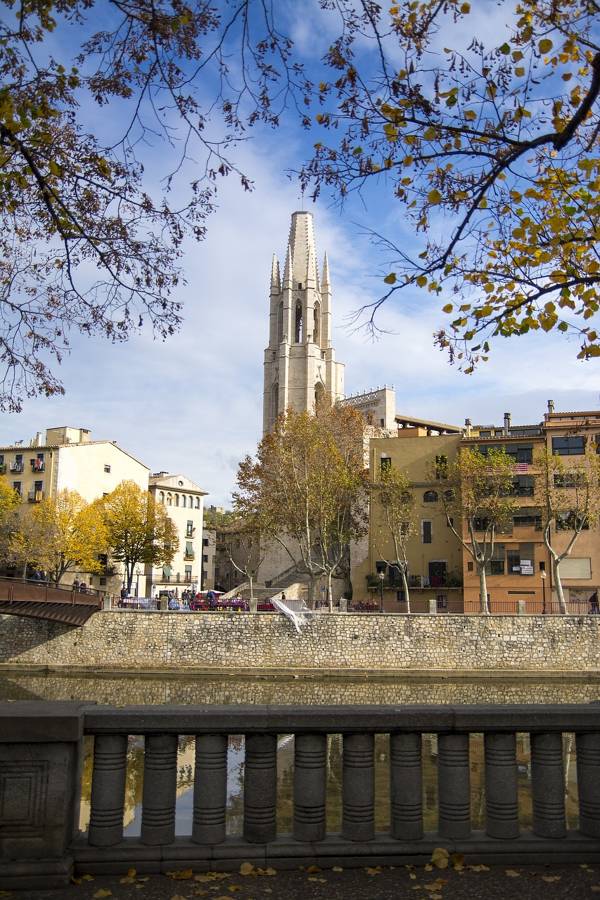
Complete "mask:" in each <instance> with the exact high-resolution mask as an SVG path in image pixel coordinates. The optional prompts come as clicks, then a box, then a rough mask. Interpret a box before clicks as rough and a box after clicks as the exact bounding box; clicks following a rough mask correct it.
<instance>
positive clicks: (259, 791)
mask: <svg viewBox="0 0 600 900" xmlns="http://www.w3.org/2000/svg"><path fill="white" fill-rule="evenodd" d="M40 707H41V708H42V709H43V721H41V722H40V714H39V712H38V710H39V709H40ZM15 721H16V723H17V724H16V725H15V724H14V723H15ZM11 722H12V724H11ZM518 733H519V734H521V733H526V734H528V735H529V738H530V742H531V788H532V798H533V817H532V826H531V828H528V829H526V828H524V827H523V825H522V823H521V822H520V816H519V807H518V784H517V755H516V735H517V734H518ZM565 733H569V734H571V733H575V735H576V748H577V781H578V802H579V823H578V830H577V831H569V830H568V829H567V826H566V817H565V771H564V760H563V748H562V735H563V734H565ZM83 734H86V735H92V736H93V738H94V763H93V778H92V792H91V812H90V824H89V829H88V832H87V834H77V833H76V832H77V822H78V803H77V800H78V785H79V771H80V767H81V763H82V742H81V736H82V735H83ZM284 734H285V735H290V734H291V735H294V757H295V764H294V776H293V807H294V808H293V828H292V833H291V834H278V832H277V824H276V823H277V738H278V736H280V735H284ZM331 734H341V735H342V741H343V765H342V790H341V793H342V828H341V833H339V834H337V833H336V834H332V833H327V830H326V777H327V752H326V751H327V736H328V735H331ZM378 734H388V735H389V736H390V754H389V783H390V827H389V830H388V831H387V832H386V833H381V832H376V830H375V802H376V795H375V789H374V784H375V782H374V778H375V775H374V772H375V760H374V738H375V735H378ZM424 734H435V735H437V737H438V765H437V770H438V797H439V800H438V823H437V829H436V831H435V832H425V831H424V828H423V801H422V797H423V785H422V778H423V776H422V768H423V766H422V736H423V735H424ZM472 734H483V736H484V752H485V798H486V819H485V828H484V830H483V831H474V830H472V827H471V818H470V760H469V735H472ZM129 735H143V736H144V789H143V799H142V814H141V835H140V837H139V838H125V837H124V836H123V817H124V803H125V776H126V767H127V746H128V736H129ZM182 735H187V736H189V735H192V736H195V780H194V788H193V790H194V812H193V821H192V824H191V827H190V829H189V833H188V834H185V835H177V836H176V833H175V804H176V793H177V747H178V738H179V737H180V736H182ZM229 735H244V736H245V741H244V747H245V750H244V752H245V763H244V812H243V830H242V834H241V835H228V834H227V831H226V805H227V742H228V736H229ZM24 761H25V763H24ZM57 767H58V768H57ZM61 767H62V768H61ZM59 769H60V772H59ZM56 772H58V775H57V776H56V777H55V774H54V773H56ZM599 772H600V706H597V705H595V704H591V705H562V706H541V705H523V706H406V707H390V706H358V707H352V706H350V707H339V706H336V707H327V706H322V707H299V708H292V707H285V706H279V707H276V706H272V707H269V706H233V707H232V706H214V707H209V706H205V707H151V706H148V707H126V708H122V709H113V708H109V707H100V706H98V707H94V706H84V707H78V706H77V705H76V704H61V703H45V704H38V703H25V702H24V703H10V704H0V784H1V785H2V790H0V796H2V798H3V812H2V816H3V818H2V820H1V822H0V848H1V854H0V883H2V885H3V886H6V887H15V888H27V887H34V886H38V885H39V884H40V883H41V882H42V881H43V884H44V886H46V887H49V886H51V884H55V885H56V884H59V883H61V882H65V881H66V879H68V878H69V877H70V876H71V874H73V873H74V872H77V871H79V872H90V873H94V872H104V873H121V872H126V871H127V870H128V869H129V868H132V867H133V868H136V869H137V870H138V871H140V872H161V871H171V870H173V869H178V868H193V869H196V870H198V871H202V870H206V869H215V868H223V869H237V868H238V867H239V866H240V864H241V863H242V862H245V861H250V862H253V863H254V864H256V865H258V866H268V865H272V866H274V867H276V868H277V867H279V868H284V867H297V866H299V865H310V864H317V865H319V866H322V867H327V866H332V865H343V866H345V867H350V866H353V865H354V866H364V865H380V864H389V865H402V864H406V863H415V862H417V863H418V862H421V863H424V862H427V861H428V860H429V859H430V857H431V854H432V851H433V850H434V848H436V847H445V848H447V850H448V851H449V852H450V853H452V852H455V853H461V854H465V855H467V857H468V859H469V862H488V863H489V862H500V863H503V864H505V863H510V864H524V863H535V864H541V863H545V862H585V863H590V862H592V861H600V778H599V777H598V773H599ZM32 785H37V787H36V788H35V789H33V787H32ZM6 810H8V813H9V815H8V816H7V814H6V812H5V811H6ZM11 817H12V818H11Z"/></svg>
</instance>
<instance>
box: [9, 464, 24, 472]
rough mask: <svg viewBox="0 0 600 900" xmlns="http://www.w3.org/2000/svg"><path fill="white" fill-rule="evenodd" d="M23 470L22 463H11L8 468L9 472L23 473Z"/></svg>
mask: <svg viewBox="0 0 600 900" xmlns="http://www.w3.org/2000/svg"><path fill="white" fill-rule="evenodd" d="M24 468H25V467H24V466H23V463H22V462H12V463H11V464H10V466H9V469H10V471H11V472H23V471H24Z"/></svg>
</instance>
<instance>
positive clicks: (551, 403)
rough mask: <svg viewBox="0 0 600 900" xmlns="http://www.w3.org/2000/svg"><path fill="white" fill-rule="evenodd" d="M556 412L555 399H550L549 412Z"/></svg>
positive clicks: (550, 413)
mask: <svg viewBox="0 0 600 900" xmlns="http://www.w3.org/2000/svg"><path fill="white" fill-rule="evenodd" d="M553 412H554V400H548V414H549V415H552V413H553Z"/></svg>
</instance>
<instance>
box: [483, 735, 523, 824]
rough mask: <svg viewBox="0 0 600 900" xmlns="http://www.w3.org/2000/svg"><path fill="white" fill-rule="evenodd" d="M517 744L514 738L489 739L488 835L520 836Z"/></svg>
mask: <svg viewBox="0 0 600 900" xmlns="http://www.w3.org/2000/svg"><path fill="white" fill-rule="evenodd" d="M517 787H518V784H517V743H516V738H515V735H514V734H494V733H489V734H486V735H485V797H486V829H485V830H486V834H488V835H489V836H490V837H493V838H501V839H504V840H508V839H509V838H516V837H518V836H519V801H518V796H517Z"/></svg>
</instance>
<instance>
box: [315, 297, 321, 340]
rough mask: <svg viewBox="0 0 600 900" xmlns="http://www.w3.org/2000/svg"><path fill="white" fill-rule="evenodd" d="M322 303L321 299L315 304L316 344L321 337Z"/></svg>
mask: <svg viewBox="0 0 600 900" xmlns="http://www.w3.org/2000/svg"><path fill="white" fill-rule="evenodd" d="M320 325H321V304H320V303H319V301H317V302H316V303H315V306H314V324H313V341H314V342H315V344H318V343H319V340H320V337H321V328H320Z"/></svg>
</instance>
